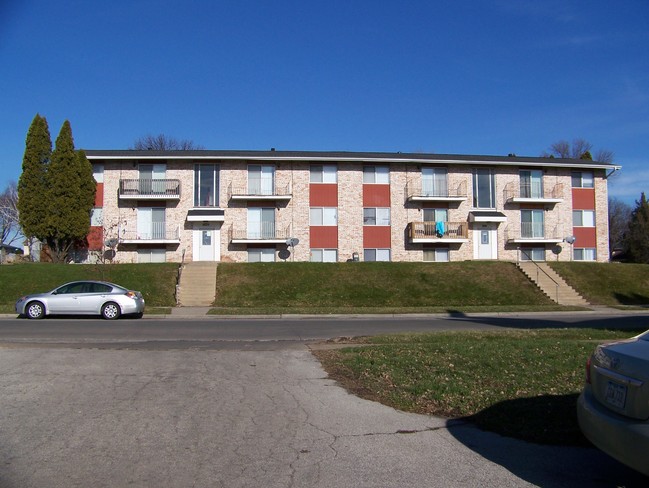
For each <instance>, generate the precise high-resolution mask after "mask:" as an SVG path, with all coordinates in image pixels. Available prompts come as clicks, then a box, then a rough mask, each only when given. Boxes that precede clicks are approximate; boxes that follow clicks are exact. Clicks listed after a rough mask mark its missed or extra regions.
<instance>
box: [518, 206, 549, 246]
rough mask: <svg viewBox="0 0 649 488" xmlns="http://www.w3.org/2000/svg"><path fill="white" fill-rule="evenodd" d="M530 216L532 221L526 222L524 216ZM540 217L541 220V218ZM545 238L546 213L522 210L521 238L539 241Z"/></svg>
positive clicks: (535, 210)
mask: <svg viewBox="0 0 649 488" xmlns="http://www.w3.org/2000/svg"><path fill="white" fill-rule="evenodd" d="M524 215H529V216H530V221H529V222H524V221H523V216H524ZM539 217H540V218H539ZM544 236H545V211H544V210H541V209H523V210H521V237H522V238H524V239H526V238H530V239H538V238H543V237H544Z"/></svg>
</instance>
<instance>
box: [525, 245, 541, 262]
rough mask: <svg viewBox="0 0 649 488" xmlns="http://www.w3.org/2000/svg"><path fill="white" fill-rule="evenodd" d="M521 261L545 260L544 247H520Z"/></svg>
mask: <svg viewBox="0 0 649 488" xmlns="http://www.w3.org/2000/svg"><path fill="white" fill-rule="evenodd" d="M521 261H545V248H543V247H533V248H523V249H521Z"/></svg>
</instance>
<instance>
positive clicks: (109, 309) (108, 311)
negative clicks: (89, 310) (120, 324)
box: [101, 302, 122, 320]
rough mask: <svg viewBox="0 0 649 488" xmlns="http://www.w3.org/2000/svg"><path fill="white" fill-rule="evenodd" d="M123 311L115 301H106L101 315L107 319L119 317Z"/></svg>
mask: <svg viewBox="0 0 649 488" xmlns="http://www.w3.org/2000/svg"><path fill="white" fill-rule="evenodd" d="M121 313H122V311H121V310H120V308H119V305H117V304H116V303H115V302H108V303H105V304H104V306H103V307H101V316H102V317H103V318H105V319H106V320H115V319H118V318H119V316H120V315H121Z"/></svg>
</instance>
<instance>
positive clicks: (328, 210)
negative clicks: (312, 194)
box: [309, 207, 338, 227]
mask: <svg viewBox="0 0 649 488" xmlns="http://www.w3.org/2000/svg"><path fill="white" fill-rule="evenodd" d="M309 225H311V226H332V227H335V226H337V225H338V208H337V207H311V208H310V209H309Z"/></svg>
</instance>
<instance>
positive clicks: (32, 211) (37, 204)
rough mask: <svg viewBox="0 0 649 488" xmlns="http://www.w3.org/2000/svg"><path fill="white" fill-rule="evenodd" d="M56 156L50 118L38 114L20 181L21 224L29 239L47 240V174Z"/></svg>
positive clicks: (24, 159)
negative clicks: (49, 126) (53, 155)
mask: <svg viewBox="0 0 649 488" xmlns="http://www.w3.org/2000/svg"><path fill="white" fill-rule="evenodd" d="M51 156H52V139H51V138H50V131H49V128H48V127H47V120H45V117H41V116H40V115H39V114H36V116H35V117H34V120H32V123H31V125H30V127H29V131H28V132H27V139H26V141H25V154H24V156H23V172H22V174H21V175H20V179H19V180H18V212H19V221H20V227H21V228H22V231H23V234H24V235H25V237H27V238H32V237H37V238H39V239H43V237H44V235H45V226H44V222H45V215H46V214H47V211H48V208H49V204H48V201H47V192H46V188H47V183H46V174H47V169H48V165H49V163H50V158H51Z"/></svg>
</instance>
